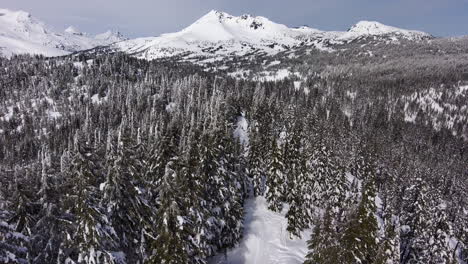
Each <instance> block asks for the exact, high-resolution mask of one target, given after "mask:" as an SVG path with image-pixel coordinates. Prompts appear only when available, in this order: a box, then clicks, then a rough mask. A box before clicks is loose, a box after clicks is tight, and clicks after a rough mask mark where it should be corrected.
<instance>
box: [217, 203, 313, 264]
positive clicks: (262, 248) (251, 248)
mask: <svg viewBox="0 0 468 264" xmlns="http://www.w3.org/2000/svg"><path fill="white" fill-rule="evenodd" d="M286 212H287V207H286V208H285V209H284V210H283V212H282V213H275V212H273V211H270V210H268V205H267V201H266V199H265V198H264V197H256V198H251V199H249V200H247V201H246V204H245V220H244V238H243V239H242V241H241V243H240V245H239V246H238V247H236V248H234V249H232V250H230V251H228V252H226V253H225V254H220V255H218V256H216V257H213V258H212V259H211V261H210V262H209V263H210V264H259V263H262V264H263V263H265V264H300V263H303V262H304V259H305V255H306V254H307V240H308V239H309V238H310V234H311V231H310V230H306V231H304V232H303V233H302V238H300V239H299V238H291V237H290V234H289V233H288V232H287V231H286V227H287V219H286V218H285V215H286Z"/></svg>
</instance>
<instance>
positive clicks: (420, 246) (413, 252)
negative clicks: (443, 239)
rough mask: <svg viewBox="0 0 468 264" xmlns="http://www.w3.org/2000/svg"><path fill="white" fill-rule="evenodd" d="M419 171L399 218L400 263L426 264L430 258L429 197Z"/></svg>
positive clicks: (417, 170)
mask: <svg viewBox="0 0 468 264" xmlns="http://www.w3.org/2000/svg"><path fill="white" fill-rule="evenodd" d="M421 173H422V171H421V169H416V175H415V178H414V182H413V183H412V184H411V186H410V187H409V188H408V189H407V190H406V192H405V195H404V197H403V199H404V200H403V206H404V211H403V214H402V216H401V220H402V224H404V225H405V226H404V231H402V233H401V238H402V245H401V263H403V264H406V263H421V264H422V263H427V262H426V261H428V260H429V258H430V252H429V241H430V231H429V223H430V214H429V210H428V209H429V208H428V202H429V195H428V188H427V184H426V182H425V181H424V180H423V179H422V178H421V177H422V175H421Z"/></svg>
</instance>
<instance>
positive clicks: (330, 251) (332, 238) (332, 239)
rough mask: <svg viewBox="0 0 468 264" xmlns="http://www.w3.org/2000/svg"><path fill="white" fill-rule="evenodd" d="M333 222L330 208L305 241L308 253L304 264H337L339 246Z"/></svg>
mask: <svg viewBox="0 0 468 264" xmlns="http://www.w3.org/2000/svg"><path fill="white" fill-rule="evenodd" d="M334 225H335V221H334V219H333V213H332V212H331V209H330V208H327V209H326V211H325V214H324V216H323V219H322V220H320V221H319V222H318V223H317V224H316V225H315V227H314V230H313V232H312V234H311V238H310V240H308V241H307V248H308V253H307V256H306V260H305V262H304V264H315V263H323V264H332V263H339V262H338V256H339V251H340V246H339V244H338V234H337V233H336V230H335V226H334Z"/></svg>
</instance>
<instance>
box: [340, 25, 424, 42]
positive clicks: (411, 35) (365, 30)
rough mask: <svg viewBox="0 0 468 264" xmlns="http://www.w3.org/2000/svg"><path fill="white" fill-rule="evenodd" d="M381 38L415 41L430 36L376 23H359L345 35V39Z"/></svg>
mask: <svg viewBox="0 0 468 264" xmlns="http://www.w3.org/2000/svg"><path fill="white" fill-rule="evenodd" d="M359 35H361V36H366V35H371V36H382V35H397V36H400V37H403V38H406V39H411V40H417V39H424V38H430V37H431V35H430V34H427V33H424V32H421V31H416V30H406V29H401V28H397V27H392V26H387V25H384V24H382V23H379V22H377V21H365V20H364V21H359V22H358V23H356V24H355V25H353V26H352V27H351V28H350V29H349V30H348V32H347V34H345V37H349V36H359Z"/></svg>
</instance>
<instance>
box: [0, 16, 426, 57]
mask: <svg viewBox="0 0 468 264" xmlns="http://www.w3.org/2000/svg"><path fill="white" fill-rule="evenodd" d="M366 38H371V39H373V40H375V39H377V40H379V41H380V40H381V41H386V42H398V41H401V40H408V41H424V40H427V39H431V38H433V37H432V36H431V35H430V34H427V33H424V32H420V31H414V30H405V29H400V28H396V27H391V26H386V25H383V24H381V23H379V22H371V21H361V22H358V23H357V24H355V25H353V26H352V27H351V28H350V29H349V30H348V31H345V32H339V31H321V30H318V29H313V28H309V27H306V26H303V27H299V28H290V27H287V26H285V25H282V24H277V23H275V22H272V21H270V20H269V19H267V18H265V17H260V16H257V17H255V16H251V15H242V16H238V17H236V16H232V15H229V14H227V13H224V12H220V11H215V10H213V11H210V12H209V13H208V14H206V15H205V16H203V17H202V18H200V19H199V20H197V21H196V22H195V23H193V24H192V25H190V26H188V27H187V28H185V29H183V30H181V31H179V32H175V33H169V34H162V35H161V36H158V37H148V38H136V39H130V40H127V39H125V38H124V37H123V36H122V35H121V34H120V33H118V32H111V31H109V32H106V33H103V34H99V35H97V36H89V35H88V34H86V33H82V32H80V31H79V30H77V29H76V28H74V27H69V28H67V29H66V30H65V31H64V32H56V31H53V30H52V29H51V28H50V27H49V26H47V25H45V24H44V23H43V22H41V21H39V20H37V19H36V18H34V17H32V16H31V15H30V14H29V13H26V12H24V11H10V10H7V9H0V53H1V54H3V55H5V56H11V55H12V54H20V53H33V54H43V55H45V56H58V55H66V54H69V53H72V52H76V51H80V50H87V49H91V48H94V47H97V46H105V47H108V48H109V49H108V50H109V51H122V52H126V53H129V54H132V55H134V56H136V57H139V58H144V59H149V60H151V59H158V58H164V57H172V56H184V57H186V58H191V57H200V56H202V57H214V58H219V59H221V58H223V57H226V56H243V55H248V54H252V53H257V54H265V55H274V54H277V53H278V52H281V51H285V50H288V49H291V48H294V47H299V46H305V45H307V46H310V47H311V48H316V49H321V50H325V51H333V47H334V46H337V45H342V44H346V43H350V42H354V41H358V40H362V39H366Z"/></svg>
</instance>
